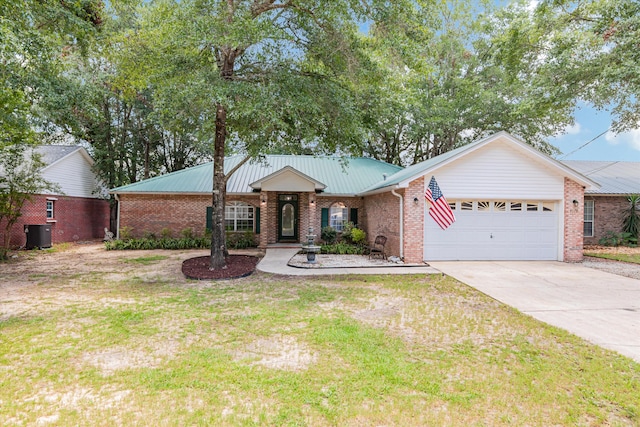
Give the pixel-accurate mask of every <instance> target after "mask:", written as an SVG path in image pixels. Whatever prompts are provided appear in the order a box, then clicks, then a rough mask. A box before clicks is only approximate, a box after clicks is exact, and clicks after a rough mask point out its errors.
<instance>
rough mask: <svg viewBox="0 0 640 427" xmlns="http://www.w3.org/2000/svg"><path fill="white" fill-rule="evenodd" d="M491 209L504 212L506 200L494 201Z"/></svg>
mask: <svg viewBox="0 0 640 427" xmlns="http://www.w3.org/2000/svg"><path fill="white" fill-rule="evenodd" d="M493 210H495V211H497V212H504V211H506V210H507V202H494V203H493Z"/></svg>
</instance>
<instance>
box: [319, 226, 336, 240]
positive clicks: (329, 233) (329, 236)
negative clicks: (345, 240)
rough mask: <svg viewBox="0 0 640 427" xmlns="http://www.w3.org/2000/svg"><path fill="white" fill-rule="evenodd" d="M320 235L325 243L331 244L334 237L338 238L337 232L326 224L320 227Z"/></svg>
mask: <svg viewBox="0 0 640 427" xmlns="http://www.w3.org/2000/svg"><path fill="white" fill-rule="evenodd" d="M320 237H321V238H322V240H323V241H324V242H325V243H328V244H332V243H335V241H336V239H337V238H338V232H337V231H336V229H335V228H333V227H330V226H326V227H323V228H322V231H321V232H320Z"/></svg>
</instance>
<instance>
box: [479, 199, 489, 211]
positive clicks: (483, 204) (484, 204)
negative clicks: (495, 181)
mask: <svg viewBox="0 0 640 427" xmlns="http://www.w3.org/2000/svg"><path fill="white" fill-rule="evenodd" d="M490 210H491V202H485V201H479V202H478V212H489V211H490Z"/></svg>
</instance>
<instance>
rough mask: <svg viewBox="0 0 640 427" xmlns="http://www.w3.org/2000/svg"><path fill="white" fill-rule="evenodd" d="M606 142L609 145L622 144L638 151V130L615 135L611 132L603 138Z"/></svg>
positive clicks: (639, 132) (639, 146)
mask: <svg viewBox="0 0 640 427" xmlns="http://www.w3.org/2000/svg"><path fill="white" fill-rule="evenodd" d="M604 138H605V139H606V140H607V142H608V143H609V144H611V145H618V144H624V145H628V146H629V147H631V148H633V149H634V150H638V151H640V129H633V130H630V131H628V132H623V133H619V134H615V133H613V132H610V131H609V132H607V134H606V135H605V136H604Z"/></svg>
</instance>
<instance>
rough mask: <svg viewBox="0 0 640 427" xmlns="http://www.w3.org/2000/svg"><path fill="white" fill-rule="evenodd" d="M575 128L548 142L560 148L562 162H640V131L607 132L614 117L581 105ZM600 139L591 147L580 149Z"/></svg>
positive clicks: (577, 111) (577, 112)
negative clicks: (617, 133)
mask: <svg viewBox="0 0 640 427" xmlns="http://www.w3.org/2000/svg"><path fill="white" fill-rule="evenodd" d="M575 118H576V121H575V125H574V126H571V127H569V128H567V129H565V133H564V134H563V135H560V136H558V137H557V138H551V139H549V140H548V141H549V142H550V143H551V144H553V145H555V146H556V147H558V148H559V149H560V150H561V151H562V154H559V155H557V156H556V158H557V159H559V160H624V161H628V162H640V128H636V129H635V130H632V131H630V132H625V133H621V134H619V135H615V134H614V133H613V132H606V133H605V134H604V135H602V136H600V137H599V138H596V136H598V135H599V134H601V133H603V132H605V131H606V130H607V129H609V127H610V126H611V115H610V114H609V113H608V112H606V111H598V110H596V109H594V108H592V107H591V106H589V105H586V104H581V105H580V107H579V108H578V109H577V110H576V112H575ZM593 138H596V139H595V140H593V141H592V142H590V143H589V144H588V145H586V146H585V147H583V148H580V147H581V146H582V145H584V144H586V143H588V142H589V141H591V140H592V139H593Z"/></svg>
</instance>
